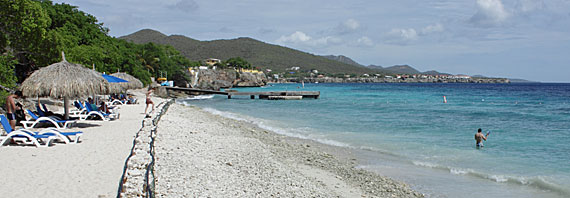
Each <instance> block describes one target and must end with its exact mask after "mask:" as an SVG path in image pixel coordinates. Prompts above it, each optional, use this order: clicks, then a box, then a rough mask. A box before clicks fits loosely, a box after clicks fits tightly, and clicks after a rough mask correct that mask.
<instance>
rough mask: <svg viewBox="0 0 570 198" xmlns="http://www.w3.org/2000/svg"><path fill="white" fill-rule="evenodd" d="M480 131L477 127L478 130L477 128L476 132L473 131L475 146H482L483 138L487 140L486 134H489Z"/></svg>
mask: <svg viewBox="0 0 570 198" xmlns="http://www.w3.org/2000/svg"><path fill="white" fill-rule="evenodd" d="M481 131H482V130H481V128H479V130H477V133H475V141H476V144H475V145H476V146H477V148H481V147H483V140H485V141H487V136H489V133H487V135H483V133H482V132H481Z"/></svg>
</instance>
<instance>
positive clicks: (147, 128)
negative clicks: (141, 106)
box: [119, 100, 174, 197]
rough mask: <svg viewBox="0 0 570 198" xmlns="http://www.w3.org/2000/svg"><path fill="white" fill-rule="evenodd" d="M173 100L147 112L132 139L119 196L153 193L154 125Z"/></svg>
mask: <svg viewBox="0 0 570 198" xmlns="http://www.w3.org/2000/svg"><path fill="white" fill-rule="evenodd" d="M173 102H174V101H173V100H170V101H169V102H166V103H164V102H163V103H160V104H159V105H157V108H156V109H155V110H154V111H152V112H151V113H150V114H149V115H150V118H145V119H144V120H143V123H142V128H141V129H140V130H139V132H137V135H136V137H135V139H134V140H133V144H134V145H133V149H132V151H131V155H130V156H129V157H128V158H127V161H126V162H125V170H124V173H123V177H122V183H121V184H120V189H121V191H120V192H119V193H120V194H119V197H149V195H151V194H152V193H153V191H154V190H153V188H154V183H153V182H152V181H154V175H153V173H152V168H151V167H152V163H153V162H154V159H153V151H152V148H153V143H154V137H155V136H156V125H157V124H158V120H159V119H160V117H161V116H162V114H163V113H164V112H166V110H167V109H168V107H169V105H170V104H172V103H173Z"/></svg>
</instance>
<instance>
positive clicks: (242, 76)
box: [234, 72, 267, 87]
mask: <svg viewBox="0 0 570 198" xmlns="http://www.w3.org/2000/svg"><path fill="white" fill-rule="evenodd" d="M236 81H237V82H235V83H234V86H237V87H260V86H265V85H266V84H267V77H266V76H265V74H263V73H247V72H241V73H239V78H238V79H237V80H236Z"/></svg>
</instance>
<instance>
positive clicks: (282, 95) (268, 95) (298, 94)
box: [228, 91, 321, 100]
mask: <svg viewBox="0 0 570 198" xmlns="http://www.w3.org/2000/svg"><path fill="white" fill-rule="evenodd" d="M320 95H321V92H319V91H264V92H228V99H231V98H232V96H249V97H250V98H251V99H255V96H257V97H258V98H259V99H269V100H299V99H304V98H313V99H318V98H319V96H320Z"/></svg>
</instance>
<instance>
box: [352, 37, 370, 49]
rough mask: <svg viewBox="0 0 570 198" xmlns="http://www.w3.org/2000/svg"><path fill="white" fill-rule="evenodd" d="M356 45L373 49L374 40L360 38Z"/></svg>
mask: <svg viewBox="0 0 570 198" xmlns="http://www.w3.org/2000/svg"><path fill="white" fill-rule="evenodd" d="M356 43H357V44H358V45H361V46H367V47H371V46H373V45H374V42H373V41H372V39H370V38H368V37H366V36H363V37H360V38H359V39H358V40H356Z"/></svg>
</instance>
